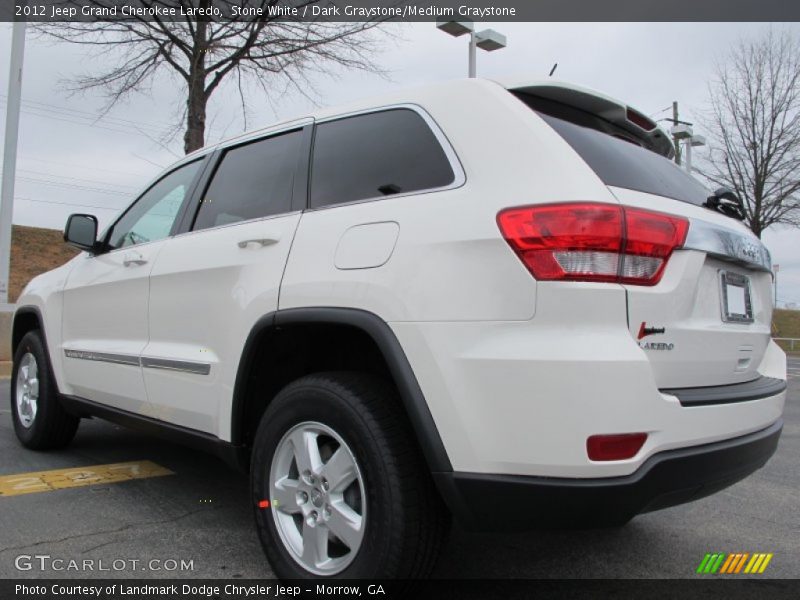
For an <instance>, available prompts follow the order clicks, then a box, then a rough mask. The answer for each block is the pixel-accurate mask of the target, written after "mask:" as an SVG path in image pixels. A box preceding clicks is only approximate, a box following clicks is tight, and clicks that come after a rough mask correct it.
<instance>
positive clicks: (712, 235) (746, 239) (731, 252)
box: [683, 219, 772, 273]
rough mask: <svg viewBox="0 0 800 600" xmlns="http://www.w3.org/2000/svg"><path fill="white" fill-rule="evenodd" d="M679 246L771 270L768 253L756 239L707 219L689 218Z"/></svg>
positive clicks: (762, 269)
mask: <svg viewBox="0 0 800 600" xmlns="http://www.w3.org/2000/svg"><path fill="white" fill-rule="evenodd" d="M683 247H684V248H685V249H687V250H699V251H701V252H705V253H706V254H708V255H710V256H713V257H714V258H718V259H720V260H724V261H727V262H733V263H736V264H739V265H743V266H745V267H749V268H751V269H756V270H759V271H767V272H770V273H771V272H772V257H771V256H770V253H769V250H767V248H766V246H764V244H762V243H761V242H760V241H759V240H757V239H753V238H752V237H751V236H749V235H747V234H746V233H743V232H740V231H736V230H734V229H731V228H729V227H724V226H722V225H716V224H713V223H709V222H708V221H703V220H700V219H689V234H688V235H687V236H686V242H685V243H684V245H683Z"/></svg>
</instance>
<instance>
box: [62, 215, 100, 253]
mask: <svg viewBox="0 0 800 600" xmlns="http://www.w3.org/2000/svg"><path fill="white" fill-rule="evenodd" d="M64 241H65V242H66V243H68V244H69V245H70V246H75V247H76V248H78V249H80V250H86V251H87V252H92V251H93V250H96V249H97V217H95V216H94V215H70V216H69V219H67V226H66V227H65V228H64Z"/></svg>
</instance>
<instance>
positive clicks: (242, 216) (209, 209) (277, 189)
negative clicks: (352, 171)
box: [194, 131, 302, 230]
mask: <svg viewBox="0 0 800 600" xmlns="http://www.w3.org/2000/svg"><path fill="white" fill-rule="evenodd" d="M301 139H302V133H301V132H300V131H292V132H290V133H284V134H282V135H278V136H275V137H271V138H267V139H265V140H260V141H258V142H253V143H251V144H246V145H244V146H239V147H237V148H233V149H231V150H228V151H227V152H226V153H225V154H224V156H223V158H222V162H221V163H220V165H219V167H217V171H216V173H214V177H213V179H212V180H211V184H210V185H209V186H208V188H207V189H206V193H205V194H204V195H203V201H202V202H201V203H200V210H199V212H198V213H197V219H196V220H195V223H194V229H195V230H197V229H207V228H208V227H217V226H219V225H228V224H230V223H238V222H239V221H247V220H248V219H258V218H261V217H267V216H269V215H276V214H280V213H285V212H288V211H289V210H290V209H291V205H292V186H293V183H294V174H295V170H296V168H297V162H298V158H299V155H298V153H299V150H300V142H301Z"/></svg>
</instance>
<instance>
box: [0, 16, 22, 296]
mask: <svg viewBox="0 0 800 600" xmlns="http://www.w3.org/2000/svg"><path fill="white" fill-rule="evenodd" d="M25 26H26V22H25V21H14V30H13V32H12V34H11V68H10V70H9V74H8V105H7V107H6V135H5V143H4V145H3V182H2V187H0V307H2V306H3V305H5V304H7V303H8V286H9V263H10V262H11V224H12V219H13V216H14V176H15V174H16V170H17V138H18V134H19V109H20V104H21V102H22V61H23V58H24V56H25Z"/></svg>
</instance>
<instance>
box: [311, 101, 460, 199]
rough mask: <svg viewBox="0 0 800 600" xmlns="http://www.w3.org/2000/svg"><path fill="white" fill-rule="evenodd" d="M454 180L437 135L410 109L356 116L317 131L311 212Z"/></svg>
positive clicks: (422, 188) (312, 172) (320, 127)
mask: <svg viewBox="0 0 800 600" xmlns="http://www.w3.org/2000/svg"><path fill="white" fill-rule="evenodd" d="M454 179H455V175H454V174H453V169H452V168H451V167H450V162H449V161H448V160H447V156H445V153H444V151H443V150H442V147H441V146H440V145H439V142H438V141H437V140H436V136H434V134H433V132H432V131H431V130H430V128H429V127H428V125H427V123H425V121H424V120H423V119H422V117H420V116H419V115H418V114H417V113H415V112H414V111H411V110H408V109H395V110H387V111H383V112H377V113H370V114H366V115H358V116H355V117H348V118H345V119H340V120H337V121H331V122H329V123H322V124H321V125H318V126H317V128H316V133H315V135H314V161H313V165H312V169H311V206H312V207H313V208H317V207H320V206H326V205H328V204H339V203H341V202H351V201H353V200H362V199H364V198H375V197H378V196H389V195H392V194H402V193H406V192H413V191H417V190H424V189H430V188H437V187H442V186H445V185H448V184H450V183H452V182H453V180H454Z"/></svg>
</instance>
